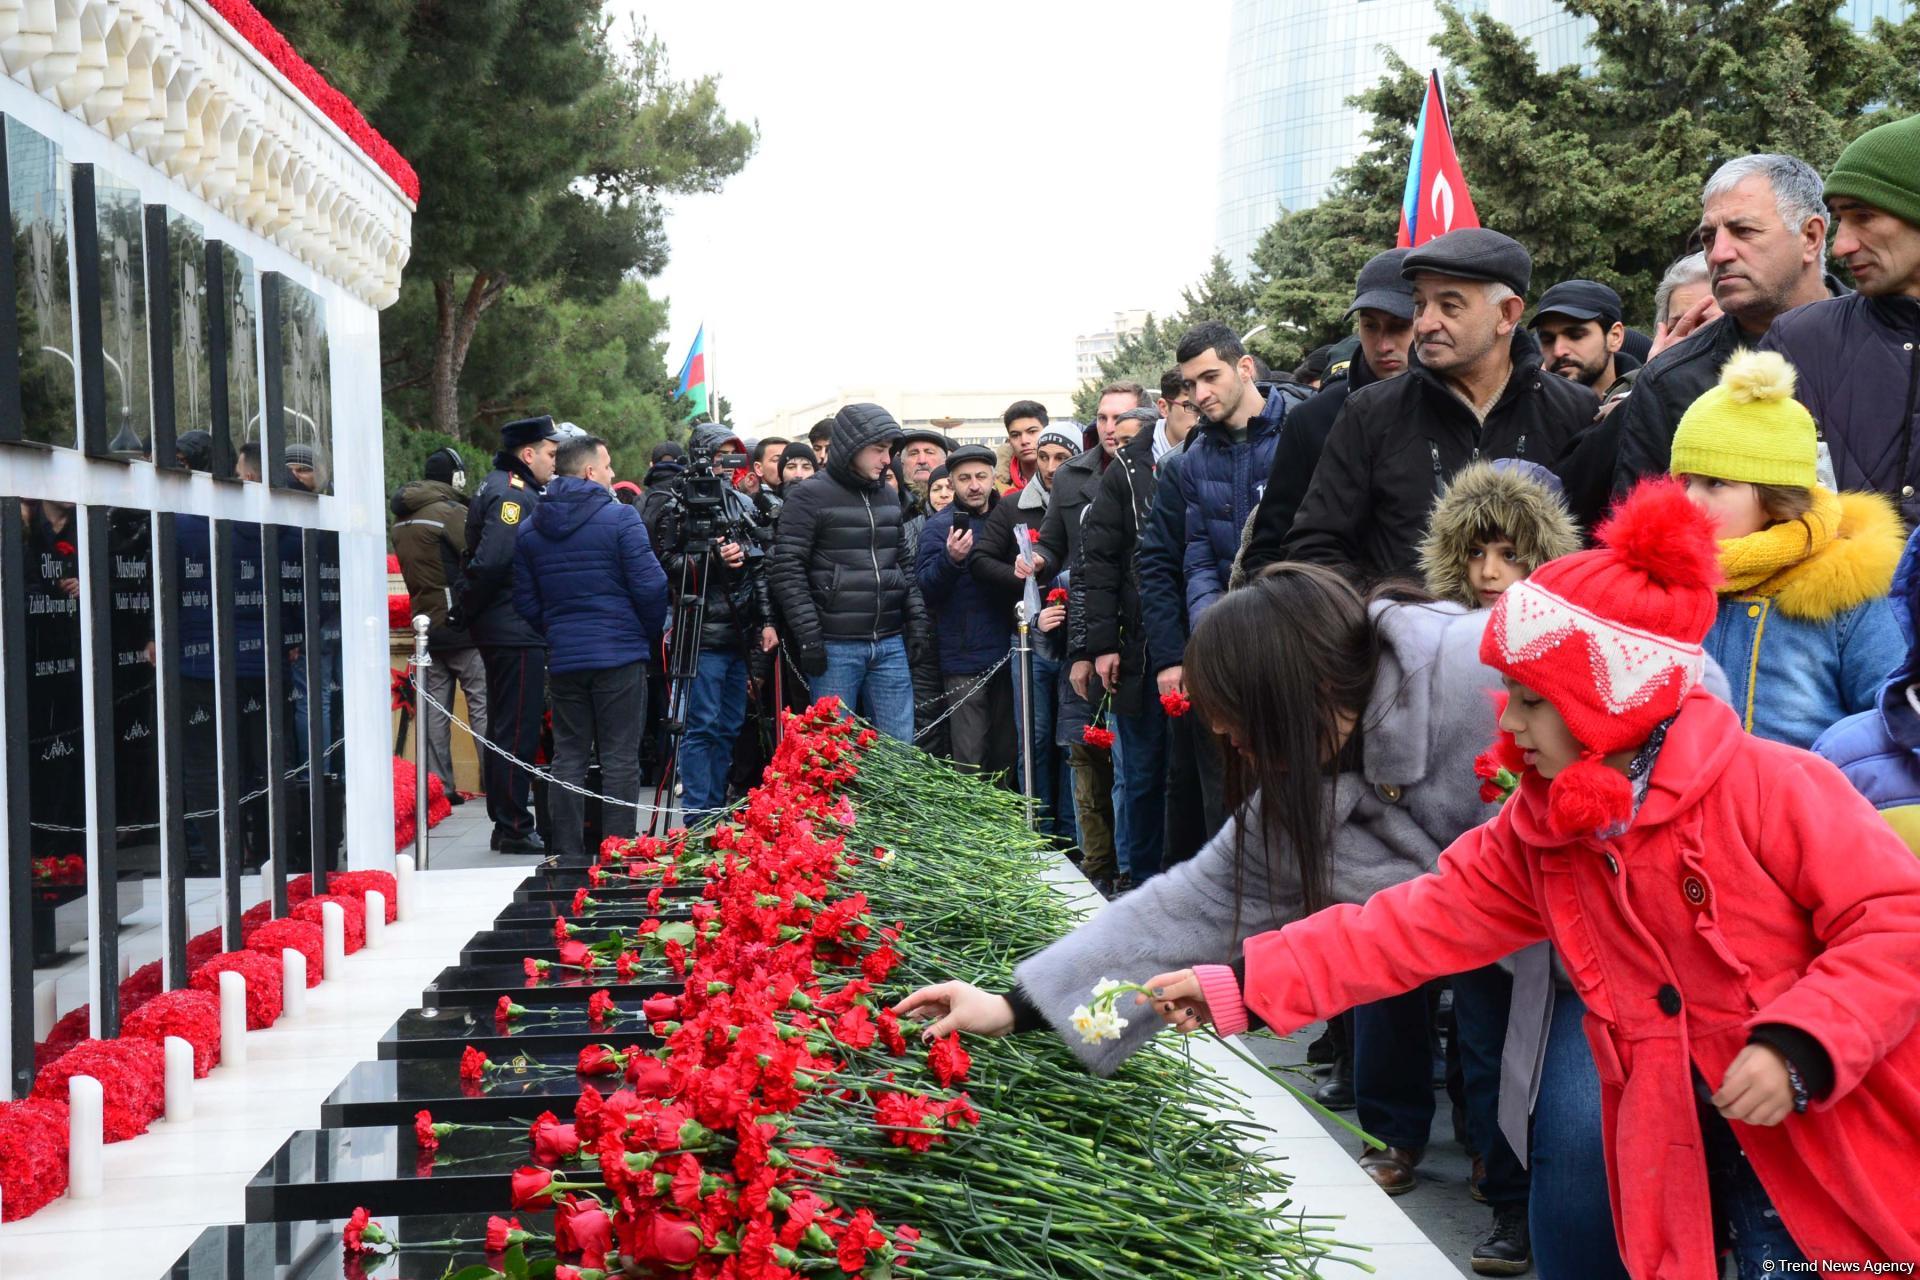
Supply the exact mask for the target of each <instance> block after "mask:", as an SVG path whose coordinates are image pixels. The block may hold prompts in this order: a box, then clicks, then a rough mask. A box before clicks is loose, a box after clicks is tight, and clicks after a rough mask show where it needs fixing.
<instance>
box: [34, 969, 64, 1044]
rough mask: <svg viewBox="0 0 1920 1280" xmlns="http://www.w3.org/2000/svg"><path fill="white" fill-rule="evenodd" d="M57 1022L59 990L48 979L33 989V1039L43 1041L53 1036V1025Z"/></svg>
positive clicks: (58, 1018)
mask: <svg viewBox="0 0 1920 1280" xmlns="http://www.w3.org/2000/svg"><path fill="white" fill-rule="evenodd" d="M58 1021H60V989H59V988H58V987H57V986H55V985H54V982H53V979H51V978H49V979H47V981H45V982H42V983H40V984H39V985H38V986H36V987H34V989H33V1038H34V1039H35V1040H45V1039H46V1038H47V1037H48V1036H49V1035H52V1034H53V1024H54V1023H56V1022H58Z"/></svg>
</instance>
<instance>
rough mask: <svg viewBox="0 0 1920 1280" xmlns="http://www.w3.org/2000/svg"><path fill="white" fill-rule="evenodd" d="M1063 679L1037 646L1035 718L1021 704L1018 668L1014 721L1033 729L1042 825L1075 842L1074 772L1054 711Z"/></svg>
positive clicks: (1024, 730)
mask: <svg viewBox="0 0 1920 1280" xmlns="http://www.w3.org/2000/svg"><path fill="white" fill-rule="evenodd" d="M1016 661H1017V659H1016ZM1063 679H1064V677H1063V676H1062V674H1061V671H1060V664H1059V663H1058V662H1056V661H1055V660H1054V659H1052V658H1049V657H1047V656H1046V655H1044V654H1042V653H1041V652H1040V651H1039V650H1038V649H1035V650H1034V652H1033V712H1032V719H1031V721H1029V719H1028V713H1027V710H1026V708H1025V707H1024V706H1022V705H1021V697H1020V673H1019V672H1018V671H1017V670H1016V671H1015V672H1014V676H1013V708H1014V722H1015V724H1017V725H1018V726H1019V728H1020V731H1021V732H1022V733H1028V732H1031V734H1032V736H1033V798H1034V800H1035V801H1036V802H1037V803H1038V805H1039V807H1040V809H1041V810H1043V811H1044V816H1043V817H1042V818H1041V820H1040V829H1041V830H1042V831H1046V832H1049V833H1050V834H1052V835H1053V836H1054V837H1055V838H1057V839H1059V840H1062V841H1064V842H1066V843H1067V844H1073V843H1075V842H1076V841H1078V840H1079V838H1080V835H1079V828H1078V826H1077V824H1076V823H1075V822H1074V820H1073V773H1072V769H1071V766H1069V765H1068V764H1067V753H1066V750H1065V749H1064V748H1062V747H1059V746H1056V745H1055V744H1054V741H1053V722H1054V712H1055V709H1056V707H1057V706H1058V704H1059V700H1060V684H1061V682H1062V680H1063ZM1020 767H1021V761H1018V760H1016V761H1015V762H1014V771H1015V777H1016V778H1017V777H1018V776H1019V770H1020Z"/></svg>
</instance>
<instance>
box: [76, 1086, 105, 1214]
mask: <svg viewBox="0 0 1920 1280" xmlns="http://www.w3.org/2000/svg"><path fill="white" fill-rule="evenodd" d="M105 1114H106V1095H105V1094H104V1093H102V1092H101V1089H100V1082H99V1081H98V1080H95V1079H94V1078H93V1077H92V1076H74V1077H73V1078H72V1079H70V1080H68V1081H67V1126H68V1129H67V1194H68V1195H70V1196H72V1197H73V1198H74V1199H75V1200H90V1199H92V1198H94V1197H95V1196H98V1195H99V1194H100V1192H101V1189H102V1187H103V1186H104V1184H105V1182H106V1165H105V1162H104V1161H103V1159H102V1157H101V1152H102V1149H103V1147H104V1146H105V1143H106V1137H105V1131H104V1126H105V1123H106V1119H105Z"/></svg>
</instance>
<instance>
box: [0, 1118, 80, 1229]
mask: <svg viewBox="0 0 1920 1280" xmlns="http://www.w3.org/2000/svg"><path fill="white" fill-rule="evenodd" d="M67 1136H68V1129H67V1104H66V1103H65V1102H62V1101H58V1100H56V1099H52V1098H28V1099H26V1100H24V1101H21V1102H0V1211H3V1215H4V1216H0V1221H4V1222H18V1221H19V1220H20V1219H22V1218H28V1217H32V1216H33V1215H34V1214H36V1213H38V1212H39V1211H40V1210H41V1209H43V1208H45V1207H46V1205H47V1203H48V1202H49V1201H51V1200H54V1199H56V1198H58V1197H59V1196H61V1195H63V1194H65V1192H66V1190H67Z"/></svg>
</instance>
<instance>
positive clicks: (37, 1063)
mask: <svg viewBox="0 0 1920 1280" xmlns="http://www.w3.org/2000/svg"><path fill="white" fill-rule="evenodd" d="M92 1017H93V1006H92V1005H90V1004H83V1005H81V1006H80V1007H79V1008H78V1009H69V1010H68V1011H67V1012H66V1013H65V1014H63V1015H62V1016H61V1018H60V1021H58V1022H56V1023H54V1024H53V1030H51V1031H49V1032H47V1038H46V1039H45V1040H42V1041H41V1042H40V1043H39V1044H37V1045H35V1046H34V1047H33V1065H34V1068H35V1069H36V1070H38V1069H39V1068H42V1067H46V1066H50V1065H52V1064H53V1063H55V1062H58V1061H59V1060H60V1056H61V1055H62V1054H64V1053H65V1052H66V1051H67V1050H69V1049H71V1048H73V1046H75V1045H77V1044H79V1043H80V1042H82V1041H83V1040H85V1039H86V1038H87V1036H88V1035H90V1034H91V1032H90V1031H89V1030H88V1024H89V1023H90V1022H91V1021H92Z"/></svg>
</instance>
